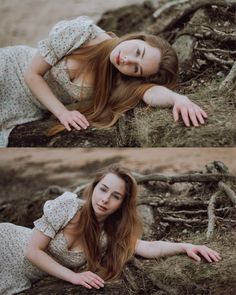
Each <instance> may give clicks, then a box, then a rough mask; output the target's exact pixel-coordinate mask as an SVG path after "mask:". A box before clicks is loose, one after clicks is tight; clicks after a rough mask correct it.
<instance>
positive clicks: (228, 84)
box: [219, 62, 236, 93]
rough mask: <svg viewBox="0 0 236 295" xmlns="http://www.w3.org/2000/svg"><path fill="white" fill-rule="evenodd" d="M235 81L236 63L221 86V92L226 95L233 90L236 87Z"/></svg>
mask: <svg viewBox="0 0 236 295" xmlns="http://www.w3.org/2000/svg"><path fill="white" fill-rule="evenodd" d="M235 81H236V62H235V63H234V64H233V66H232V68H231V70H230V72H229V74H228V75H227V76H226V78H225V79H224V81H223V82H222V83H221V84H220V87H219V92H220V93H225V92H228V91H229V90H231V89H232V88H233V87H234V85H235Z"/></svg>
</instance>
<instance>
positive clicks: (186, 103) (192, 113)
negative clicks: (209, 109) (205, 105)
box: [173, 95, 207, 127]
mask: <svg viewBox="0 0 236 295" xmlns="http://www.w3.org/2000/svg"><path fill="white" fill-rule="evenodd" d="M179 115H181V117H182V119H183V121H184V124H185V125H186V126H187V127H189V126H190V125H191V124H192V125H193V126H194V127H199V125H201V124H204V123H205V119H206V118H207V114H206V113H205V112H204V111H203V109H201V108H200V107H199V106H198V105H196V104H195V103H193V102H192V101H191V100H190V99H188V98H187V97H186V96H183V95H178V96H175V97H174V107H173V117H174V120H175V121H176V122H177V121H178V120H179Z"/></svg>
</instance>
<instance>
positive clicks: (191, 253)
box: [188, 251, 201, 261]
mask: <svg viewBox="0 0 236 295" xmlns="http://www.w3.org/2000/svg"><path fill="white" fill-rule="evenodd" d="M188 256H190V257H191V258H193V259H194V260H196V261H201V258H200V257H199V256H198V255H197V254H196V253H194V252H193V251H191V252H190V253H188Z"/></svg>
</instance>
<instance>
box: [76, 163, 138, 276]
mask: <svg viewBox="0 0 236 295" xmlns="http://www.w3.org/2000/svg"><path fill="white" fill-rule="evenodd" d="M108 173H113V174H115V175H117V176H118V177H119V178H121V179H122V180H123V181H124V182H125V189H126V190H125V197H124V200H123V202H122V204H121V207H120V208H119V209H118V210H117V211H116V212H114V213H113V214H111V215H110V216H108V217H107V218H106V219H105V221H104V225H103V230H104V232H105V235H106V238H107V245H106V251H105V254H104V255H103V253H102V252H103V251H102V249H101V242H100V238H101V228H100V226H99V223H98V221H97V218H96V216H95V213H94V210H93V208H92V195H93V191H94V188H95V187H96V185H97V184H98V183H99V182H100V181H101V180H102V179H103V178H104V177H105V175H107V174H108ZM137 194H138V186H137V182H136V180H135V179H134V177H133V176H132V174H131V173H130V171H129V170H128V169H126V168H123V167H121V166H120V165H118V164H113V165H111V166H109V167H107V168H105V169H103V170H101V171H100V172H98V173H97V175H96V177H95V179H94V180H93V182H92V183H91V184H90V185H89V186H88V187H87V188H86V189H85V190H84V194H83V197H84V199H85V200H86V202H85V204H84V205H83V207H82V209H81V211H80V219H79V226H78V229H76V233H75V234H76V237H78V238H79V240H80V242H81V245H82V248H83V251H84V253H85V256H86V260H87V269H88V270H90V271H93V272H97V273H98V274H99V275H101V276H102V277H103V278H104V279H114V278H116V277H117V276H119V275H120V273H121V271H122V268H123V266H124V264H125V263H126V262H127V261H128V260H129V259H130V258H131V257H132V255H133V254H134V250H135V245H136V241H137V239H138V238H140V236H141V234H142V222H141V220H140V218H139V216H138V213H137V210H136V198H137Z"/></svg>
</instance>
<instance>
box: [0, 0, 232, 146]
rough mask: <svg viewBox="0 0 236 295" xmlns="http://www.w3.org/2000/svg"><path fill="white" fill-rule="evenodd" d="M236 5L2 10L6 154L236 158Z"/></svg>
mask: <svg viewBox="0 0 236 295" xmlns="http://www.w3.org/2000/svg"><path fill="white" fill-rule="evenodd" d="M235 14H236V0H228V1H225V0H217V1H216V0H215V1H214V0H208V1H206V0H198V1H194V0H176V1H167V0H151V1H143V0H142V1H140V0H138V1H137V0H119V1H115V0H111V1H101V0H91V1H89V2H88V1H85V0H67V1H63V0H57V1H56V0H50V1H46V0H24V1H19V0H1V3H0V16H1V17H0V63H1V67H0V147H2V148H4V147H81V148H90V147H235V146H236V18H235Z"/></svg>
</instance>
